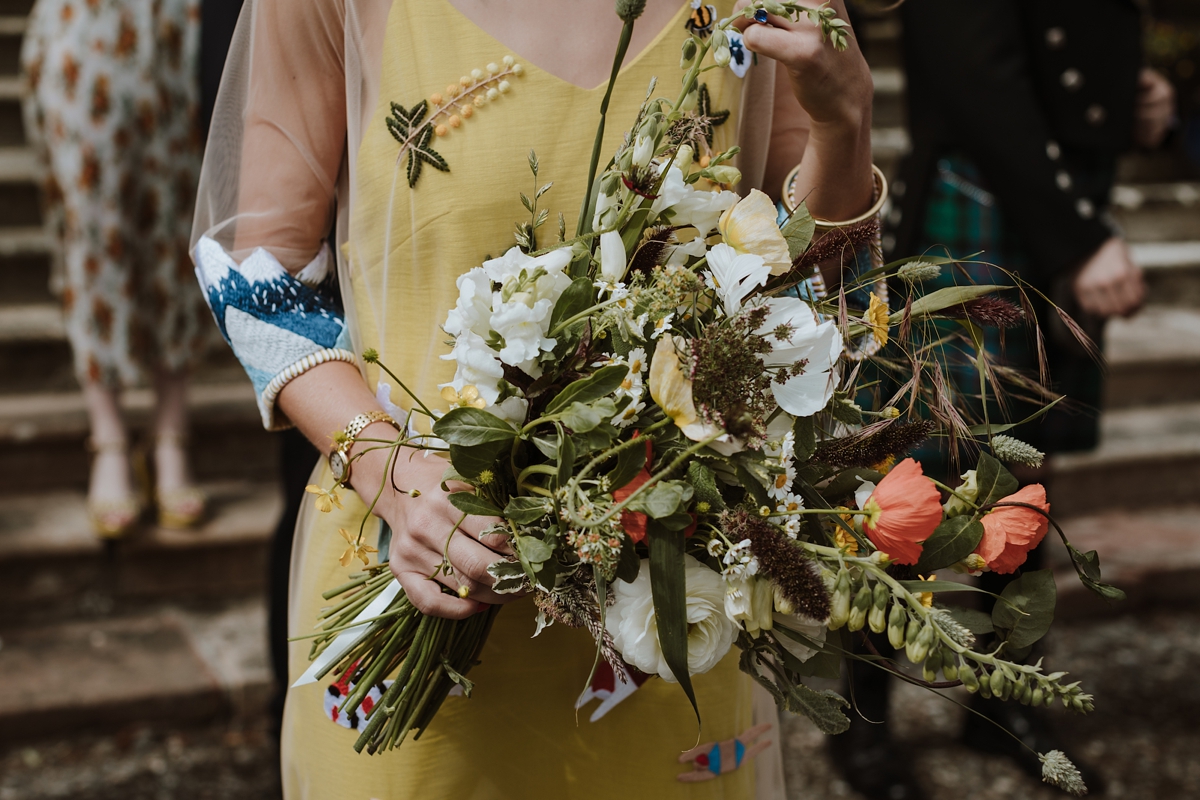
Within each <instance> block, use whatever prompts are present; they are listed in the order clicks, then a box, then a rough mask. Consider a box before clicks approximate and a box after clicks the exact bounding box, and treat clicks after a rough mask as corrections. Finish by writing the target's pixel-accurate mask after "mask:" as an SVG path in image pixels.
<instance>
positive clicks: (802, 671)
mask: <svg viewBox="0 0 1200 800" xmlns="http://www.w3.org/2000/svg"><path fill="white" fill-rule="evenodd" d="M772 630H773V631H774V633H775V636H776V638H779V637H780V636H786V637H787V638H789V639H791V640H792V641H795V642H799V643H800V644H802V645H804V646H805V647H808V648H810V649H812V650H816V651H817V652H816V653H815V654H813V655H812V656H811V657H809V658H808V659H807V660H805V661H801V660H800V659H798V658H796V657H795V656H794V655H792V654H791V653H789V652H788V651H787V650H786V649H783V663H784V666H786V667H787V668H788V670H789V671H791V672H794V673H796V675H798V676H800V677H801V678H829V679H831V680H832V679H835V678H838V677H840V676H841V672H842V657H841V655H840V654H838V653H836V652H834V651H832V650H826V649H825V648H824V647H823V645H822V643H821V642H817V641H814V640H812V639H810V638H808V637H807V636H805V635H804V634H803V633H800V632H799V631H794V630H792V629H791V628H788V627H787V626H785V625H782V624H780V623H778V622H776V623H775V627H774V628H773V629H772ZM837 635H838V631H829V632H828V633H827V634H826V636H827V637H829V638H830V639H832V638H834V637H835V636H837Z"/></svg>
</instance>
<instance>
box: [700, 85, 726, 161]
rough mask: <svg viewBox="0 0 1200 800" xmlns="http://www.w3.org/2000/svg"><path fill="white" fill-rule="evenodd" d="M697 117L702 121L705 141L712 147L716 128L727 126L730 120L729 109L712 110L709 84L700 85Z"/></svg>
mask: <svg viewBox="0 0 1200 800" xmlns="http://www.w3.org/2000/svg"><path fill="white" fill-rule="evenodd" d="M696 115H697V116H698V117H699V118H700V120H701V125H702V128H701V129H702V130H703V131H704V140H705V141H706V142H708V146H709V147H712V144H713V134H715V133H716V130H715V129H716V128H719V127H721V126H722V125H724V124H725V121H726V120H728V119H729V109H725V110H724V111H713V110H712V97H711V96H710V95H709V93H708V84H707V83H702V84H700V91H699V96H698V97H697V101H696Z"/></svg>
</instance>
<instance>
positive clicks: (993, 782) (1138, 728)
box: [0, 610, 1200, 800]
mask: <svg viewBox="0 0 1200 800" xmlns="http://www.w3.org/2000/svg"><path fill="white" fill-rule="evenodd" d="M1046 663H1047V664H1048V665H1053V667H1052V668H1053V669H1065V670H1069V671H1070V672H1071V673H1072V674H1073V676H1074V677H1076V678H1078V679H1081V680H1083V681H1084V682H1085V685H1087V686H1088V687H1089V688H1090V689H1091V691H1092V692H1093V693H1094V694H1095V695H1096V697H1097V709H1096V711H1095V713H1093V714H1091V715H1090V716H1088V717H1083V718H1081V717H1077V716H1070V715H1067V714H1066V713H1065V712H1060V713H1056V715H1055V719H1056V720H1057V721H1058V726H1059V729H1060V730H1061V732H1062V734H1063V738H1064V742H1065V744H1067V745H1069V746H1070V749H1071V751H1072V752H1073V753H1075V754H1077V755H1078V756H1079V757H1080V758H1086V759H1088V760H1089V761H1090V762H1091V763H1092V764H1093V765H1094V766H1095V767H1096V768H1097V769H1098V770H1099V771H1100V772H1101V774H1102V775H1103V776H1104V777H1105V779H1106V780H1107V781H1108V788H1107V791H1106V793H1105V795H1104V796H1106V797H1119V798H1123V800H1150V799H1151V798H1154V800H1158V798H1171V800H1177V799H1182V798H1200V756H1197V755H1196V754H1197V753H1200V726H1197V725H1196V724H1195V722H1194V720H1195V719H1197V717H1198V716H1200V682H1197V681H1196V680H1195V677H1194V676H1195V675H1197V674H1200V611H1196V610H1190V611H1187V612H1182V613H1177V614H1167V613H1164V612H1157V613H1154V614H1147V615H1142V616H1139V617H1133V616H1125V617H1117V618H1112V619H1105V620H1095V621H1090V622H1077V623H1074V624H1071V625H1065V624H1064V625H1061V626H1059V627H1058V628H1057V629H1056V631H1055V633H1054V635H1053V636H1052V637H1051V640H1050V642H1049V648H1048V653H1047V655H1046ZM952 696H956V697H958V699H962V697H963V696H965V695H952ZM894 703H895V705H894V707H893V715H892V716H893V719H894V720H895V730H896V734H897V737H898V739H899V740H900V741H901V742H902V744H903V746H904V747H905V749H906V751H907V752H908V753H909V754H910V756H911V757H912V758H914V759H915V766H916V773H917V775H918V777H919V778H920V780H921V781H922V783H923V785H924V786H925V788H926V790H927V791H928V792H929V796H930V800H951V799H952V798H953V800H961V798H970V799H971V800H1011V799H1013V798H1019V799H1020V800H1056V799H1057V798H1063V797H1065V795H1063V794H1061V793H1059V792H1057V791H1055V790H1052V789H1050V788H1049V787H1046V786H1044V785H1042V784H1040V783H1039V782H1037V781H1036V780H1033V779H1031V778H1028V777H1027V776H1026V775H1025V774H1024V773H1023V772H1021V771H1020V770H1019V769H1018V768H1017V767H1016V766H1015V765H1013V764H1012V763H1011V762H1009V761H1007V760H1006V759H1004V758H998V757H988V756H983V755H980V754H978V753H975V752H974V751H972V750H968V749H966V748H965V747H963V746H961V745H959V744H958V743H957V733H958V730H959V728H960V726H961V724H962V719H963V714H964V713H965V712H963V711H962V709H960V708H959V707H958V706H956V705H954V704H953V703H950V702H947V701H946V700H944V699H942V698H939V697H936V696H934V695H933V694H931V693H930V692H926V691H923V690H921V689H917V688H914V687H910V686H902V687H901V688H900V689H899V690H898V691H897V692H896V693H895V695H894ZM784 727H785V731H784V732H785V736H786V742H787V745H788V757H787V766H788V788H789V792H788V793H789V800H824V799H825V798H850V799H851V800H854V798H857V797H858V795H856V794H854V793H853V792H851V791H850V789H849V788H848V787H847V785H846V784H845V783H844V782H843V781H841V780H840V779H839V777H838V775H837V774H836V772H835V771H834V769H833V767H832V766H831V764H830V762H829V760H828V757H827V755H826V742H825V740H824V738H823V737H822V736H821V734H819V733H818V732H817V731H816V730H815V729H814V728H813V727H812V726H811V725H810V724H809V723H808V722H807V721H806V720H803V719H800V718H792V719H790V720H788V721H787V722H785V725H784ZM275 758H276V755H275V750H274V745H273V744H272V738H271V736H270V735H269V733H268V731H267V729H266V727H265V724H263V723H262V722H261V721H259V722H255V723H253V724H239V725H234V726H225V727H213V728H207V729H191V730H184V731H173V730H160V729H148V728H142V729H130V730H126V731H123V732H121V733H118V734H116V735H111V736H91V737H79V738H76V739H73V740H71V741H67V742H58V743H47V744H39V745H33V746H21V747H16V748H12V749H10V750H8V751H7V752H4V753H3V754H0V800H42V799H43V798H57V797H71V798H82V799H84V800H201V799H202V798H203V799H205V800H207V798H214V799H215V798H220V800H250V798H254V799H255V800H264V799H265V798H271V797H276V796H277V792H278V789H277V786H276V782H275V770H274V764H275Z"/></svg>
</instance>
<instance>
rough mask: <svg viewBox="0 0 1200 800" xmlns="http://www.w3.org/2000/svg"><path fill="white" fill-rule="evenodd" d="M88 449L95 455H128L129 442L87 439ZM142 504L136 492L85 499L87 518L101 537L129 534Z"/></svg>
mask: <svg viewBox="0 0 1200 800" xmlns="http://www.w3.org/2000/svg"><path fill="white" fill-rule="evenodd" d="M87 446H88V450H89V451H90V452H91V453H92V454H93V455H97V454H100V453H120V454H121V455H124V456H126V457H128V455H129V444H128V442H126V441H125V440H124V439H119V440H116V441H110V442H97V441H95V440H94V439H89V440H88V445H87ZM143 509H144V505H143V503H142V500H141V498H140V497H139V495H138V494H137V493H136V492H133V493H130V494H129V495H128V496H126V497H122V498H120V499H118V500H93V499H91V498H90V497H89V498H88V501H87V512H88V520H89V521H90V522H91V525H92V530H93V531H95V533H96V536H98V537H99V538H101V539H110V540H115V539H121V538H123V537H125V536H126V535H128V534H129V532H130V531H132V530H133V529H134V528H135V527H136V526H137V523H138V521H139V520H140V519H141V516H142V511H143Z"/></svg>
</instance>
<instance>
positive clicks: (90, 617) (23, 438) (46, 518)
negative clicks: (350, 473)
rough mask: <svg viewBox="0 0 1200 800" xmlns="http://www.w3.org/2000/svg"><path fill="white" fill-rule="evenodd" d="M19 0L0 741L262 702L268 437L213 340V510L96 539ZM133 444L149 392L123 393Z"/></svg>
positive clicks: (0, 269) (9, 3) (0, 395)
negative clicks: (187, 520) (46, 221)
mask: <svg viewBox="0 0 1200 800" xmlns="http://www.w3.org/2000/svg"><path fill="white" fill-rule="evenodd" d="M30 6H31V0H0V673H3V674H4V675H6V676H8V677H9V678H10V679H11V680H12V681H13V684H12V685H11V688H12V689H13V691H11V692H6V693H5V696H4V698H3V699H0V742H6V741H7V742H11V741H19V740H27V739H30V738H31V737H37V736H54V735H61V734H64V733H67V732H72V731H74V730H77V729H80V728H94V727H100V728H106V729H111V728H114V727H119V726H122V725H125V724H127V723H130V722H134V721H146V720H169V721H170V722H171V723H173V724H187V723H190V722H201V721H206V720H216V719H228V718H229V717H230V715H231V714H235V713H236V714H253V713H257V712H260V711H261V710H262V709H263V708H264V704H265V701H266V698H267V696H268V693H269V691H270V686H269V674H268V667H267V663H266V642H265V606H264V604H263V601H262V594H263V591H264V588H265V583H266V560H267V552H268V544H269V538H270V535H271V532H272V531H273V530H274V527H275V523H276V520H277V517H278V514H279V510H280V499H279V490H278V487H277V485H276V475H277V473H278V464H277V457H276V452H277V445H276V442H275V440H274V437H273V436H272V435H270V434H267V433H266V432H264V431H263V430H262V427H261V423H260V422H259V419H258V411H257V409H256V408H255V404H254V393H253V391H252V389H251V387H250V385H249V383H248V381H247V380H246V378H245V376H244V373H243V372H242V370H241V368H240V366H239V365H238V364H237V362H236V361H235V360H234V359H233V357H232V355H231V354H230V353H229V352H228V350H227V348H225V347H224V345H223V344H222V345H221V346H220V347H219V348H215V349H214V351H213V352H212V354H211V355H210V356H209V357H208V358H207V359H206V360H205V362H204V363H203V365H202V366H201V367H200V368H199V370H198V371H197V374H196V378H195V384H194V387H193V390H192V392H191V398H190V403H191V409H192V417H193V452H194V457H193V460H194V467H195V469H196V471H197V474H198V477H199V478H200V480H201V481H203V482H204V485H205V488H206V489H207V490H208V491H209V493H210V494H211V497H212V516H211V519H210V520H209V521H208V522H207V523H206V524H205V525H204V526H203V527H202V528H201V529H199V530H197V531H193V532H187V533H180V532H172V531H165V530H158V529H156V528H154V527H153V526H147V527H146V528H145V529H144V530H142V531H140V532H139V533H138V534H137V535H135V536H133V537H131V538H130V539H129V540H128V541H123V542H119V543H116V544H113V545H108V546H103V545H102V544H101V543H100V542H99V541H97V540H96V538H95V537H94V535H93V534H92V532H91V530H90V526H89V524H88V520H87V513H86V508H85V504H84V494H83V491H84V489H85V487H86V485H87V474H88V465H89V458H88V454H87V451H86V448H85V439H86V436H87V418H86V414H85V411H84V405H83V398H82V395H81V394H80V392H79V387H78V384H77V383H76V381H75V378H74V374H73V369H72V365H71V358H70V347H69V345H68V343H67V340H66V337H65V333H64V329H63V320H62V314H61V312H60V310H59V305H58V302H57V300H56V298H55V297H54V296H53V295H52V293H51V291H50V288H49V287H50V278H51V275H50V270H51V267H50V248H49V243H48V242H47V239H46V235H45V233H44V231H43V229H42V227H41V219H42V217H41V211H40V206H39V197H38V182H39V180H40V174H39V172H40V171H39V166H38V162H37V159H36V158H35V157H34V154H33V152H32V150H31V149H30V148H29V147H28V143H27V141H26V138H25V132H24V130H23V126H22V122H21V114H20V93H21V81H20V78H19V77H18V62H19V58H18V54H19V50H20V43H21V37H22V35H23V33H24V30H25V25H26V15H27V14H28V11H29V8H30ZM123 402H124V405H125V407H126V409H127V411H128V412H129V414H128V417H129V419H130V420H132V422H133V425H134V429H135V431H136V436H137V439H136V441H140V443H141V446H143V447H144V446H145V445H146V444H147V442H146V441H145V438H146V437H145V427H146V425H147V423H148V421H149V419H150V416H151V414H152V412H153V404H154V398H153V393H152V392H151V391H149V390H147V389H137V390H133V391H130V392H128V393H126V395H125V397H124V399H123Z"/></svg>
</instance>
